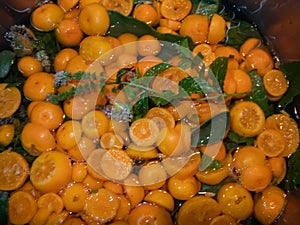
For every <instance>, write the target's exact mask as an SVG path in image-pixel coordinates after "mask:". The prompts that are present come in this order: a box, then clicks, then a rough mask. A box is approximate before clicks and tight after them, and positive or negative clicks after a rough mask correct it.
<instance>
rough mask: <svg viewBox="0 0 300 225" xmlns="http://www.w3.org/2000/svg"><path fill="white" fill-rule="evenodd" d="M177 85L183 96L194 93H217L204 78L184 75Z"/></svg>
mask: <svg viewBox="0 0 300 225" xmlns="http://www.w3.org/2000/svg"><path fill="white" fill-rule="evenodd" d="M179 86H180V87H181V88H182V89H180V91H181V92H182V91H184V92H185V93H183V96H184V95H185V96H186V95H190V94H192V93H195V94H208V93H217V91H216V89H214V88H213V87H212V86H211V85H210V84H209V83H208V82H207V81H206V80H204V79H202V78H200V77H185V78H183V79H182V80H181V81H180V82H179Z"/></svg>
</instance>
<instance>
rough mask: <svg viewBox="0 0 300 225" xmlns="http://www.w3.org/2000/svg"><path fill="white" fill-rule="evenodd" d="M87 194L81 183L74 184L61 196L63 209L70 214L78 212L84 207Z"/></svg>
mask: <svg viewBox="0 0 300 225" xmlns="http://www.w3.org/2000/svg"><path fill="white" fill-rule="evenodd" d="M87 197H88V192H87V190H86V189H85V188H84V186H83V185H82V184H81V183H74V184H72V185H70V186H68V187H67V188H66V189H64V190H63V192H62V194H61V198H62V202H63V205H64V207H65V208H66V209H67V210H69V211H71V212H80V211H81V210H82V209H83V208H84V205H85V200H86V199H87Z"/></svg>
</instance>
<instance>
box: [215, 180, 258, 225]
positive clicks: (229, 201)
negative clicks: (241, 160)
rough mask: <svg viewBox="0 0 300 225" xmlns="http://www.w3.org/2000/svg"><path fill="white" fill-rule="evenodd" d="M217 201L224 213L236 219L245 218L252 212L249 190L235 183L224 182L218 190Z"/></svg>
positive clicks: (252, 203) (252, 202) (251, 199)
mask: <svg viewBox="0 0 300 225" xmlns="http://www.w3.org/2000/svg"><path fill="white" fill-rule="evenodd" d="M217 201H218V202H219V204H220V206H221V209H222V212H223V213H224V214H227V215H230V216H232V217H233V218H235V219H237V220H245V219H247V218H248V217H249V216H250V215H251V214H252V213H253V206H254V201H253V198H252V196H251V194H250V192H249V191H248V190H247V189H245V188H244V187H242V186H241V185H239V184H237V183H227V184H224V185H223V186H222V187H221V188H220V189H219V191H218V194H217Z"/></svg>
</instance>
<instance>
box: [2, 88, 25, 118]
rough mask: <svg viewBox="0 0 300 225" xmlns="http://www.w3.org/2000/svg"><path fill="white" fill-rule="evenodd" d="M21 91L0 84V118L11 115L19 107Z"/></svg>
mask: <svg viewBox="0 0 300 225" xmlns="http://www.w3.org/2000/svg"><path fill="white" fill-rule="evenodd" d="M20 104H21V92H20V90H19V89H18V88H17V87H7V84H6V83H1V84H0V118H7V117H10V116H12V115H13V114H14V113H15V112H16V111H17V110H18V109H19V107H20Z"/></svg>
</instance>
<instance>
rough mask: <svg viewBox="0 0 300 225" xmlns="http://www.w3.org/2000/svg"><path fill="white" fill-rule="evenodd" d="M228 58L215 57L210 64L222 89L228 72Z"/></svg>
mask: <svg viewBox="0 0 300 225" xmlns="http://www.w3.org/2000/svg"><path fill="white" fill-rule="evenodd" d="M227 65H228V58H227V57H219V58H217V59H215V60H214V61H213V62H212V64H211V65H210V69H211V71H212V73H213V76H214V77H215V79H216V80H217V81H218V83H219V87H220V90H223V86H224V79H225V76H226V72H227Z"/></svg>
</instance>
